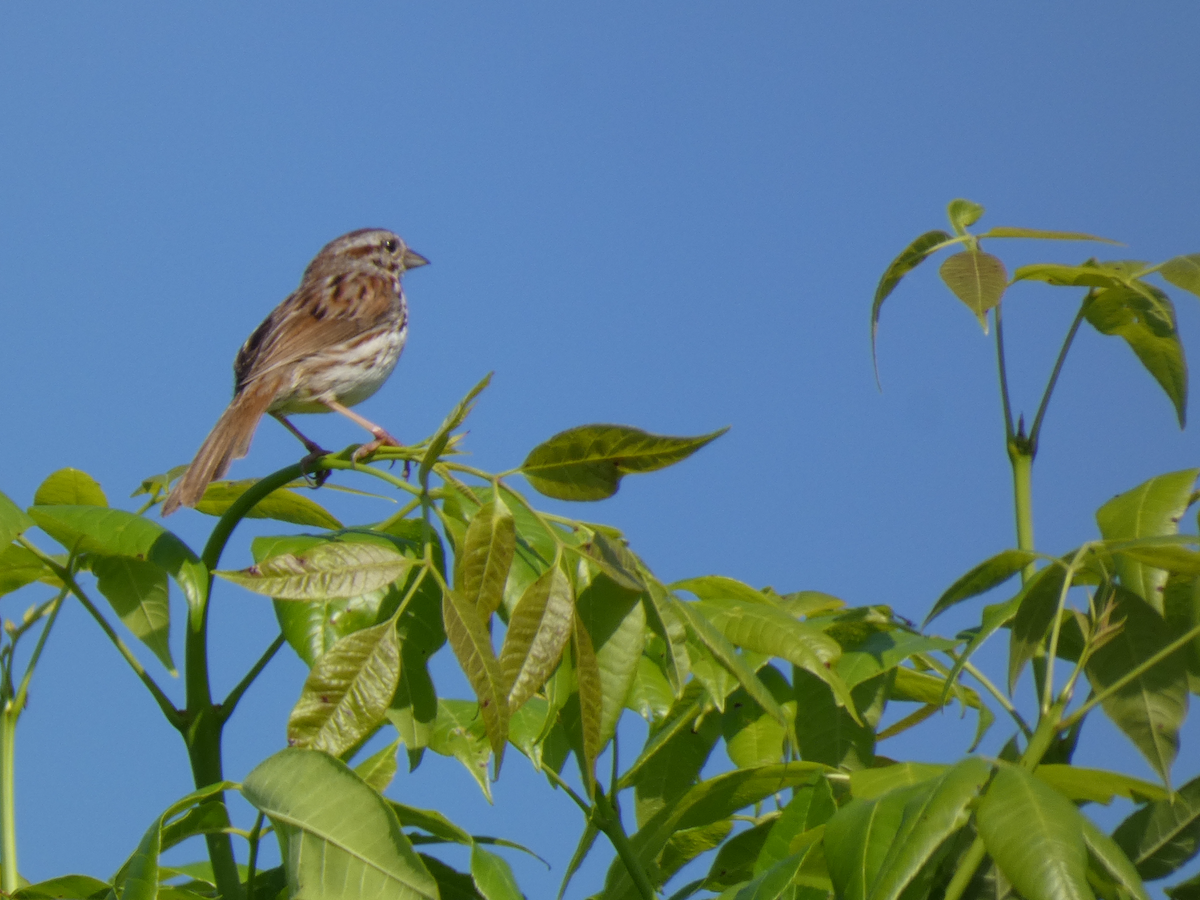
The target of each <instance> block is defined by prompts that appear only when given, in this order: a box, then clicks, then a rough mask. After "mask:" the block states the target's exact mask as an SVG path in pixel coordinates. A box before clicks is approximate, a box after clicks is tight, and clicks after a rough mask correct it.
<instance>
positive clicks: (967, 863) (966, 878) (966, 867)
mask: <svg viewBox="0 0 1200 900" xmlns="http://www.w3.org/2000/svg"><path fill="white" fill-rule="evenodd" d="M986 852H987V850H986V848H985V847H984V846H983V838H981V837H976V838H975V840H974V841H973V842H972V843H971V846H970V848H969V849H968V850H967V852H966V853H964V854H963V855H962V859H960V860H959V861H958V868H957V869H956V870H955V872H954V877H953V878H951V879H950V883H949V884H948V885H946V893H945V895H943V897H942V900H959V898H960V897H962V895H963V891H965V890H966V889H967V885H968V884H970V883H971V878H972V877H973V876H974V875H975V870H976V869H978V868H979V864H980V863H981V862H983V855H984V853H986Z"/></svg>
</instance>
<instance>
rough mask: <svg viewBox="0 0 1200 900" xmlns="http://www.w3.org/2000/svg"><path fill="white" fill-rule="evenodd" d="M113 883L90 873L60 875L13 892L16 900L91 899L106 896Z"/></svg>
mask: <svg viewBox="0 0 1200 900" xmlns="http://www.w3.org/2000/svg"><path fill="white" fill-rule="evenodd" d="M110 890H112V885H110V884H109V883H108V882H106V881H101V880H100V879H98V878H92V877H91V876H90V875H60V876H59V877H57V878H50V879H48V880H46V881H39V882H38V883H37V884H30V885H26V886H25V887H23V888H20V889H18V890H17V892H16V893H15V894H13V898H14V900H89V898H92V897H104V896H105V895H106V894H107V893H108V892H109V891H110Z"/></svg>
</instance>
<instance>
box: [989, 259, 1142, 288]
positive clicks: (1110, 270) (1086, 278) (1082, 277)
mask: <svg viewBox="0 0 1200 900" xmlns="http://www.w3.org/2000/svg"><path fill="white" fill-rule="evenodd" d="M1130 274H1131V273H1130V271H1129V269H1128V267H1127V266H1122V265H1120V264H1113V263H1099V262H1096V261H1095V260H1089V261H1088V262H1085V263H1084V264H1083V265H1081V266H1067V265H1061V264H1059V263H1035V264H1033V265H1030V266H1021V267H1020V268H1018V269H1017V271H1016V272H1014V273H1013V277H1012V280H1013V281H1014V282H1017V281H1044V282H1045V283H1046V284H1053V285H1057V286H1059V287H1095V288H1113V287H1122V286H1124V285H1125V283H1126V282H1127V281H1128V279H1129V276H1130Z"/></svg>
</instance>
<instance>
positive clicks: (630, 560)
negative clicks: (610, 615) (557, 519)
mask: <svg viewBox="0 0 1200 900" xmlns="http://www.w3.org/2000/svg"><path fill="white" fill-rule="evenodd" d="M574 550H575V552H577V553H579V555H580V556H582V557H584V558H585V559H586V560H587V561H588V562H590V563H592V564H593V565H594V566H595V567H596V568H598V569H599V570H600V571H601V572H603V573H604V574H605V575H607V576H608V577H609V578H611V579H612V580H613V581H615V582H616V583H617V584H619V585H620V586H621V587H623V588H625V590H627V591H634V592H636V593H639V594H640V593H641V592H642V591H644V590H646V583H645V582H644V581H643V580H642V577H641V575H640V574H639V573H638V558H637V557H636V556H634V555H633V553H632V552H631V551H630V549H629V548H628V547H627V546H626V545H625V542H624V541H622V540H614V539H611V538H608V537H605V536H604V534H602V533H601V532H599V531H597V532H596V533H595V534H593V535H592V536H591V537H590V538H589V539H588V541H587V542H586V543H584V544H580V545H579V546H578V547H576V548H574Z"/></svg>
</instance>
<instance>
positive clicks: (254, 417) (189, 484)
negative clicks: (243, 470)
mask: <svg viewBox="0 0 1200 900" xmlns="http://www.w3.org/2000/svg"><path fill="white" fill-rule="evenodd" d="M276 387H277V386H276V385H275V384H273V383H269V384H263V383H261V382H260V383H258V384H254V385H251V386H249V387H247V388H246V389H245V390H243V391H242V392H241V393H240V394H238V395H237V396H236V397H234V398H233V402H232V403H230V404H229V408H228V409H226V410H225V412H223V413H222V414H221V418H220V419H218V420H217V424H216V425H214V426H213V430H212V431H210V432H209V434H208V437H206V438H205V439H204V443H203V444H201V445H200V449H199V450H197V451H196V458H195V459H193V460H192V464H191V465H190V466H188V469H187V471H186V472H184V473H183V477H182V478H180V479H179V481H178V482H176V484H175V487H174V488H172V489H171V493H170V494H169V495H168V496H167V500H166V502H165V503H163V508H162V514H163V515H164V516H169V515H170V514H171V513H173V512H175V510H177V509H179V507H181V506H195V505H196V504H197V503H198V502H199V501H200V498H201V497H203V496H204V489H205V488H207V487H208V486H209V484H210V483H211V482H213V481H216V480H217V479H218V478H220V477H221V476H223V475H224V474H225V473H226V472H227V471H229V464H230V463H231V462H233V460H235V459H241V458H242V457H243V456H245V455H246V453H247V452H248V451H249V450H250V441H251V439H253V437H254V431H255V429H256V428H257V427H258V420H259V419H261V418H262V415H263V413H265V412H266V411H267V407H268V406H270V405H271V401H272V400H274V399H275V393H276Z"/></svg>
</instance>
